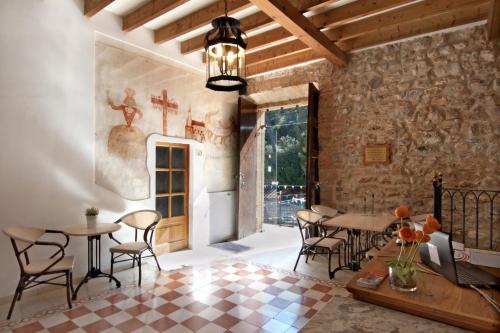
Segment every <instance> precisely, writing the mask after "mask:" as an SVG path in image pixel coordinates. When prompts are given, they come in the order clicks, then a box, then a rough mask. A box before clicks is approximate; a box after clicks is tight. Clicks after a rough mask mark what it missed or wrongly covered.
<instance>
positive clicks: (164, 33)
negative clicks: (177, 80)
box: [154, 0, 252, 43]
mask: <svg viewBox="0 0 500 333" xmlns="http://www.w3.org/2000/svg"><path fill="white" fill-rule="evenodd" d="M250 6H252V4H251V3H250V2H248V0H228V1H227V10H228V14H230V15H231V14H234V13H236V12H238V11H241V10H243V9H246V8H248V7H250ZM222 15H224V0H220V1H217V2H215V3H213V4H211V5H209V6H207V7H205V8H202V9H200V10H198V11H196V12H194V13H191V14H189V15H187V16H184V17H183V18H181V19H179V20H177V21H175V22H172V23H170V24H168V25H166V26H164V27H161V28H159V29H158V30H155V32H154V34H155V42H156V43H163V42H167V41H169V40H172V39H174V38H176V37H179V36H181V35H183V34H185V33H188V32H191V31H193V30H196V29H198V28H200V27H203V26H204V25H207V24H210V22H212V20H213V19H214V18H216V17H218V16H222Z"/></svg>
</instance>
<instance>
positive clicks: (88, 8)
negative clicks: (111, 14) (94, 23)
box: [83, 0, 114, 17]
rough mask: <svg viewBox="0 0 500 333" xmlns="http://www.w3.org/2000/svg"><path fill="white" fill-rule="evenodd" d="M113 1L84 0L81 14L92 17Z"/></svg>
mask: <svg viewBox="0 0 500 333" xmlns="http://www.w3.org/2000/svg"><path fill="white" fill-rule="evenodd" d="M113 1H114V0H85V3H84V4H83V14H85V16H87V17H92V16H94V15H95V14H97V13H98V12H100V11H101V10H102V9H104V7H106V6H107V5H109V4H110V3H112V2H113Z"/></svg>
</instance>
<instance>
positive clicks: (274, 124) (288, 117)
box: [264, 107, 307, 185]
mask: <svg viewBox="0 0 500 333" xmlns="http://www.w3.org/2000/svg"><path fill="white" fill-rule="evenodd" d="M265 145H266V146H265V154H266V155H265V159H264V161H265V162H264V166H265V169H264V170H265V184H266V185H267V184H271V182H273V181H278V182H279V184H280V185H305V182H306V155H307V151H306V148H307V107H298V108H289V109H283V110H278V111H269V112H267V113H266V138H265ZM276 166H277V169H276Z"/></svg>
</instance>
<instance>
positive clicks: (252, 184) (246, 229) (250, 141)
mask: <svg viewBox="0 0 500 333" xmlns="http://www.w3.org/2000/svg"><path fill="white" fill-rule="evenodd" d="M238 118H239V127H240V131H239V152H240V174H239V186H238V239H241V238H243V237H246V236H249V235H251V234H253V233H255V232H256V229H257V137H256V130H257V129H256V124H257V105H255V104H253V103H252V102H250V101H248V100H246V99H244V98H242V97H240V98H239V99H238Z"/></svg>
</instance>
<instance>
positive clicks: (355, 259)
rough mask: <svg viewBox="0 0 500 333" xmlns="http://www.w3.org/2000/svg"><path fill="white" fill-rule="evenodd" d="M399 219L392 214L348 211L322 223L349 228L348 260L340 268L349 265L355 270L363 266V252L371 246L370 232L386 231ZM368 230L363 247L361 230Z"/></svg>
mask: <svg viewBox="0 0 500 333" xmlns="http://www.w3.org/2000/svg"><path fill="white" fill-rule="evenodd" d="M396 220H397V219H396V218H395V217H394V215H390V214H378V215H371V214H357V213H347V214H341V215H337V216H336V217H333V218H331V219H329V220H326V221H324V222H323V223H322V225H323V226H326V227H334V228H335V227H337V228H344V229H347V235H348V237H347V249H346V252H347V253H346V257H347V260H348V262H346V263H345V266H341V267H339V268H337V269H336V270H338V269H343V268H344V267H347V268H349V269H351V270H353V271H357V270H359V269H360V267H361V264H360V263H361V260H362V259H363V254H364V252H365V251H367V250H368V249H369V248H370V247H371V246H370V245H371V239H370V236H369V233H370V232H375V233H381V232H384V231H385V230H386V229H387V228H388V227H389V226H390V225H391V224H392V223H394V222H395V221H396ZM362 231H366V232H368V235H367V237H366V240H367V244H366V245H365V247H364V248H363V247H362V244H361V243H362V241H361V232H362Z"/></svg>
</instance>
